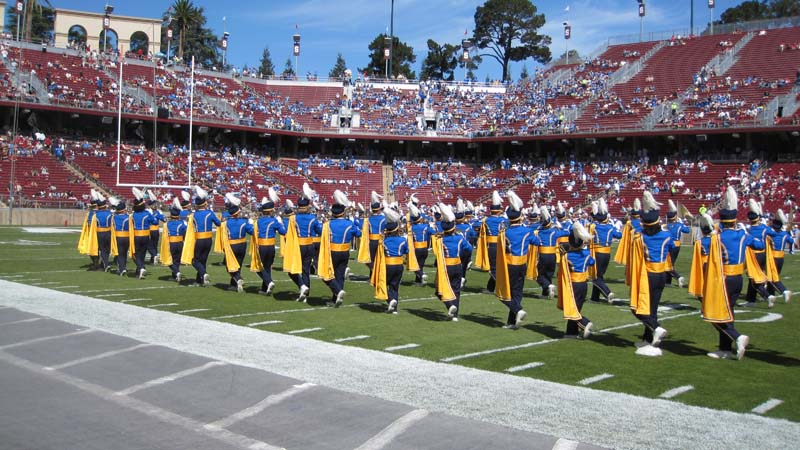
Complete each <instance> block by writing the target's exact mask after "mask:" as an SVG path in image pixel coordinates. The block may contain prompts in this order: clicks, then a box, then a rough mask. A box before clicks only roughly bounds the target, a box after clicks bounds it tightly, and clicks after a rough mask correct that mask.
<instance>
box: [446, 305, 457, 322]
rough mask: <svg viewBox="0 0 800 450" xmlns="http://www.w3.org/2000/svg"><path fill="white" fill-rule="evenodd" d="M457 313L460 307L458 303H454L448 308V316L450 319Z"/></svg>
mask: <svg viewBox="0 0 800 450" xmlns="http://www.w3.org/2000/svg"><path fill="white" fill-rule="evenodd" d="M457 313H458V307H457V306H456V305H452V306H450V308H448V309H447V317H449V318H450V319H455V318H456V314H457Z"/></svg>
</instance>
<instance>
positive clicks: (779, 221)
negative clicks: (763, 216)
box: [769, 209, 794, 303]
mask: <svg viewBox="0 0 800 450" xmlns="http://www.w3.org/2000/svg"><path fill="white" fill-rule="evenodd" d="M786 223H788V220H787V218H786V214H784V213H783V211H782V210H780V209H779V210H778V212H777V213H775V217H773V218H772V230H773V231H774V232H775V234H774V235H772V236H770V238H769V240H770V241H771V245H772V257H773V260H774V261H775V269H774V270H775V272H776V273H777V275H778V280H777V281H774V282H772V283H770V285H769V293H770V294H773V293H775V292H776V291H777V292H778V293H782V294H783V301H784V303H789V300H791V298H792V291H789V290H787V289H786V286H784V285H783V283H782V282H781V280H780V276H781V272H782V271H783V255H784V249H785V248H786V246H787V245H788V246H789V248H790V249H791V248H792V246H793V245H794V239H792V236H791V235H789V233H788V232H786V231H784V230H783V226H784V225H785V224H786Z"/></svg>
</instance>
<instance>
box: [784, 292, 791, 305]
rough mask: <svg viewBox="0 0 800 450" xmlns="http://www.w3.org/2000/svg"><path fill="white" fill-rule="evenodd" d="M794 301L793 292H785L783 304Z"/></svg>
mask: <svg viewBox="0 0 800 450" xmlns="http://www.w3.org/2000/svg"><path fill="white" fill-rule="evenodd" d="M791 300H792V291H783V302H784V303H789V302H790V301H791Z"/></svg>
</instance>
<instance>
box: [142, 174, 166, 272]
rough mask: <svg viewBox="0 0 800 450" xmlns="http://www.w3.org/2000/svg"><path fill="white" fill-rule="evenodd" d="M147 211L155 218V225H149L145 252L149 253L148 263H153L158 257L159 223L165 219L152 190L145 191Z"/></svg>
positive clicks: (164, 221)
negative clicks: (148, 238) (148, 236)
mask: <svg viewBox="0 0 800 450" xmlns="http://www.w3.org/2000/svg"><path fill="white" fill-rule="evenodd" d="M146 211H147V212H149V213H150V214H152V215H153V218H155V219H156V222H157V223H156V225H150V241H149V243H148V245H147V252H148V253H150V264H155V262H156V258H158V249H159V246H158V240H159V239H160V237H161V231H160V226H159V225H160V224H161V223H166V221H167V219H166V217H164V214H163V213H162V212H161V211H160V210H159V209H158V202H157V201H156V196H155V194H153V191H150V190H148V191H147V209H146Z"/></svg>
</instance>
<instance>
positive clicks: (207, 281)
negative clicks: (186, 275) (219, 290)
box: [203, 274, 211, 286]
mask: <svg viewBox="0 0 800 450" xmlns="http://www.w3.org/2000/svg"><path fill="white" fill-rule="evenodd" d="M210 284H211V277H209V276H208V274H205V275H203V286H208V285H210Z"/></svg>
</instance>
